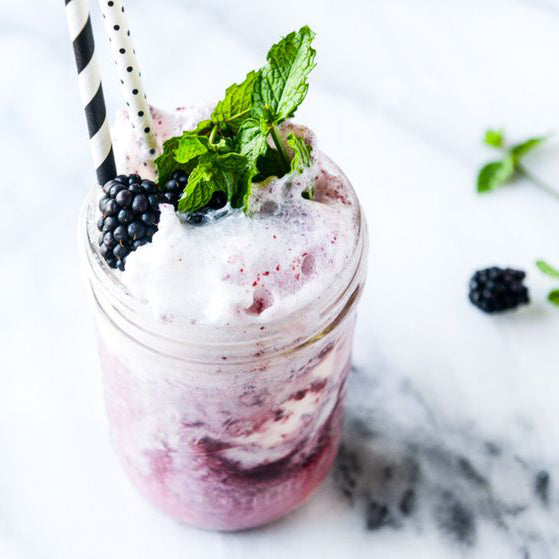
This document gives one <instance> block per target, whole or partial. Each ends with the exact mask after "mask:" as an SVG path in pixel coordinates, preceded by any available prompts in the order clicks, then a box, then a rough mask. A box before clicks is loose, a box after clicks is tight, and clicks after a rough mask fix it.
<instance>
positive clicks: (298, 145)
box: [287, 133, 312, 173]
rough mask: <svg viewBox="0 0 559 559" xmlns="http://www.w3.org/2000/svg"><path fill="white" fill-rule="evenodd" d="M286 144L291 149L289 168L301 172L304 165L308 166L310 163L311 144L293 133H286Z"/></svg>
mask: <svg viewBox="0 0 559 559" xmlns="http://www.w3.org/2000/svg"><path fill="white" fill-rule="evenodd" d="M287 145H288V146H289V147H290V148H291V149H292V150H293V159H292V160H291V170H292V171H298V172H299V173H302V172H303V169H304V167H309V166H310V164H311V153H312V148H311V146H310V145H309V144H307V142H306V141H305V140H304V139H303V138H301V137H299V136H295V134H293V133H290V134H288V135H287Z"/></svg>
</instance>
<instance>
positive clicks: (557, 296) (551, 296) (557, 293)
mask: <svg viewBox="0 0 559 559" xmlns="http://www.w3.org/2000/svg"><path fill="white" fill-rule="evenodd" d="M547 299H548V301H551V302H552V303H553V304H554V305H559V289H554V290H553V291H550V292H549V293H548V294H547Z"/></svg>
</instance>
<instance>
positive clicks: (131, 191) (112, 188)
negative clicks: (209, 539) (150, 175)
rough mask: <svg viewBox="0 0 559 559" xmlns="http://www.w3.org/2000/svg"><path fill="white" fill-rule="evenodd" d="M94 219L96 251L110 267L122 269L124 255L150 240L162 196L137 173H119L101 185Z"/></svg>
mask: <svg viewBox="0 0 559 559" xmlns="http://www.w3.org/2000/svg"><path fill="white" fill-rule="evenodd" d="M103 193H104V196H103V197H102V198H101V200H100V201H99V210H100V212H101V216H100V217H99V219H98V221H97V228H98V229H99V231H100V232H101V233H100V235H99V252H100V253H101V255H102V256H103V258H104V259H105V260H106V261H107V263H108V264H109V266H110V267H111V268H118V269H120V270H124V264H125V260H126V257H127V256H128V255H129V254H130V253H131V252H132V251H134V250H136V249H137V248H138V247H140V246H143V245H145V244H146V243H149V242H151V240H152V237H153V235H154V234H155V232H156V231H157V224H158V223H159V218H160V216H161V212H160V211H159V204H160V203H161V202H163V201H164V200H163V199H162V197H161V196H160V195H159V194H158V192H157V188H156V186H155V183H154V182H153V181H150V180H145V179H144V180H143V179H142V178H141V177H140V176H139V175H135V174H132V175H129V176H126V175H119V176H118V177H116V178H115V179H113V180H110V181H108V182H107V183H106V184H105V185H104V186H103Z"/></svg>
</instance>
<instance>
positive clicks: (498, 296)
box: [469, 266, 530, 313]
mask: <svg viewBox="0 0 559 559" xmlns="http://www.w3.org/2000/svg"><path fill="white" fill-rule="evenodd" d="M525 277H526V274H525V272H523V271H522V270H513V269H511V268H498V267H496V266H493V267H492V268H485V269H483V270H478V271H477V272H476V273H475V274H474V275H473V276H472V279H471V280H470V293H469V299H470V301H471V302H472V304H473V305H475V306H476V307H478V308H479V309H481V310H482V311H484V312H486V313H496V312H503V311H508V310H512V309H515V308H516V307H518V306H519V305H526V304H528V303H529V302H530V297H529V295H528V288H527V287H526V286H525V285H523V282H524V278H525Z"/></svg>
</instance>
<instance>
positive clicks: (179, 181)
mask: <svg viewBox="0 0 559 559" xmlns="http://www.w3.org/2000/svg"><path fill="white" fill-rule="evenodd" d="M187 182H188V176H187V174H186V173H185V172H184V171H180V170H177V171H175V172H174V173H173V174H172V175H171V178H170V179H169V180H168V181H167V182H166V183H165V185H164V188H163V191H164V192H163V198H165V201H166V202H167V203H168V204H172V205H173V206H174V207H175V210H176V209H177V208H178V205H179V198H180V197H181V195H182V191H183V190H184V187H185V186H186V183H187Z"/></svg>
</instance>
